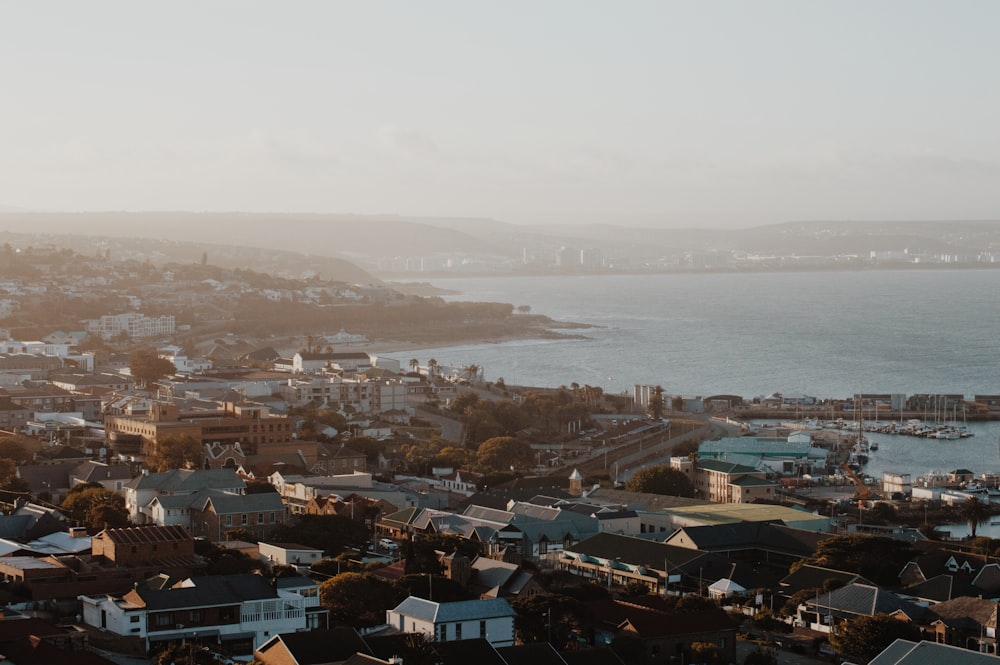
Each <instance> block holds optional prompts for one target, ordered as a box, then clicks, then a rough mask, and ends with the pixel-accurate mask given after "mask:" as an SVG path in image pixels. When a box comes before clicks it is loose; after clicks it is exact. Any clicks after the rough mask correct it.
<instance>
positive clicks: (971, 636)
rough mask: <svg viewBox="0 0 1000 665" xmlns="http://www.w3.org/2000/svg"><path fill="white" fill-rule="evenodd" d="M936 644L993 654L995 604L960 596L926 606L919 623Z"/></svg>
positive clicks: (995, 633)
mask: <svg viewBox="0 0 1000 665" xmlns="http://www.w3.org/2000/svg"><path fill="white" fill-rule="evenodd" d="M921 623H922V625H923V626H926V627H927V629H928V632H930V633H932V634H933V635H934V641H935V642H937V643H938V644H951V645H953V646H957V647H962V648H964V649H971V650H973V651H979V652H981V653H990V654H994V655H996V654H997V603H996V602H995V601H992V600H985V599H983V598H974V597H963V598H954V599H952V600H946V601H944V602H942V603H936V604H934V605H931V606H930V607H928V608H927V613H926V615H925V616H924V618H923V621H922V622H921Z"/></svg>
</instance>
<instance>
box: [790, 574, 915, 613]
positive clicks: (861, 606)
mask: <svg viewBox="0 0 1000 665" xmlns="http://www.w3.org/2000/svg"><path fill="white" fill-rule="evenodd" d="M805 604H806V605H809V606H812V607H814V608H816V609H818V610H819V611H820V612H821V613H822V612H825V611H831V612H834V613H838V614H841V615H845V614H846V615H854V616H872V615H875V614H892V613H893V612H897V611H902V612H903V613H905V614H906V615H907V616H909V617H911V618H917V617H920V616H922V615H923V612H924V608H922V607H919V606H918V605H917V604H916V603H913V602H911V601H909V600H906V599H905V598H902V597H901V596H898V595H896V594H894V593H892V592H891V591H886V590H885V589H882V588H880V587H877V586H875V585H873V584H860V583H858V582H854V583H852V584H848V585H847V586H843V587H841V588H839V589H835V590H833V591H831V592H829V593H825V594H821V595H820V596H819V598H811V599H809V600H807V601H806V603H805Z"/></svg>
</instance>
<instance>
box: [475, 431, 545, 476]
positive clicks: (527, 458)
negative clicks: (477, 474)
mask: <svg viewBox="0 0 1000 665" xmlns="http://www.w3.org/2000/svg"><path fill="white" fill-rule="evenodd" d="M476 461H477V462H478V463H479V464H480V465H481V466H483V467H485V468H487V469H493V470H496V471H499V470H502V469H508V468H510V467H515V468H516V467H523V466H529V465H530V464H531V462H532V452H531V446H529V445H528V444H527V443H525V442H523V441H518V440H517V439H515V438H514V437H511V436H496V437H493V438H492V439H487V440H486V441H483V443H482V445H480V446H479V449H478V450H477V451H476Z"/></svg>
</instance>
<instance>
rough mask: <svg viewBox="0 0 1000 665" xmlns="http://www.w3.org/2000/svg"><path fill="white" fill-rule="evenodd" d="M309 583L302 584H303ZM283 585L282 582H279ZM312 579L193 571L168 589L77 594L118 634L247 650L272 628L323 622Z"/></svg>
mask: <svg viewBox="0 0 1000 665" xmlns="http://www.w3.org/2000/svg"><path fill="white" fill-rule="evenodd" d="M303 585H305V586H309V587H311V588H312V590H313V591H312V592H310V591H309V589H305V587H304V586H303ZM283 587H284V588H283ZM315 588H316V584H315V582H312V581H311V580H305V581H304V582H300V583H297V585H296V586H295V587H294V588H291V587H289V585H287V584H286V585H279V587H278V588H277V589H276V588H274V587H272V586H271V584H270V582H269V581H268V580H267V579H265V578H264V577H262V576H260V575H253V574H243V575H209V576H205V577H191V578H188V579H186V580H184V581H182V582H179V583H178V584H176V585H174V586H173V587H171V588H169V589H147V588H142V587H140V588H136V589H133V590H132V591H129V592H128V593H127V594H125V595H124V596H120V597H114V596H110V595H101V596H80V597H79V600H80V601H81V603H82V604H83V621H84V623H86V624H87V625H90V626H93V627H95V628H99V629H100V630H102V631H106V632H109V633H112V634H115V635H120V636H122V637H138V638H142V639H145V641H146V648H147V649H149V648H150V647H151V646H152V645H153V644H154V643H156V642H180V641H192V642H195V643H197V642H198V641H199V640H206V641H208V643H210V644H213V645H215V644H218V645H221V646H222V647H224V648H226V649H228V650H230V651H231V652H232V653H235V654H238V655H250V654H252V653H253V651H254V649H256V648H257V647H258V646H260V645H261V644H263V643H264V642H265V641H266V640H267V639H268V638H269V637H270V636H271V635H272V634H274V633H291V632H296V631H304V630H311V629H312V628H319V627H325V625H326V618H325V617H326V611H325V610H323V609H322V608H320V606H319V595H318V593H315Z"/></svg>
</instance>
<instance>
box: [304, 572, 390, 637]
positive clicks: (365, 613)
mask: <svg viewBox="0 0 1000 665" xmlns="http://www.w3.org/2000/svg"><path fill="white" fill-rule="evenodd" d="M319 602H320V604H321V605H323V607H325V608H327V609H328V610H330V619H331V623H345V624H348V625H351V626H354V627H355V628H360V627H365V626H375V625H378V624H381V623H385V612H386V610H389V609H392V608H393V607H395V606H396V603H397V602H399V601H398V597H397V594H396V591H395V590H394V589H393V587H392V585H391V584H389V583H388V582H384V581H382V580H380V579H378V578H376V577H372V576H370V575H365V574H362V573H341V574H340V575H337V576H336V577H331V578H330V579H328V580H326V581H325V582H323V583H322V584H320V585H319Z"/></svg>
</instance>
